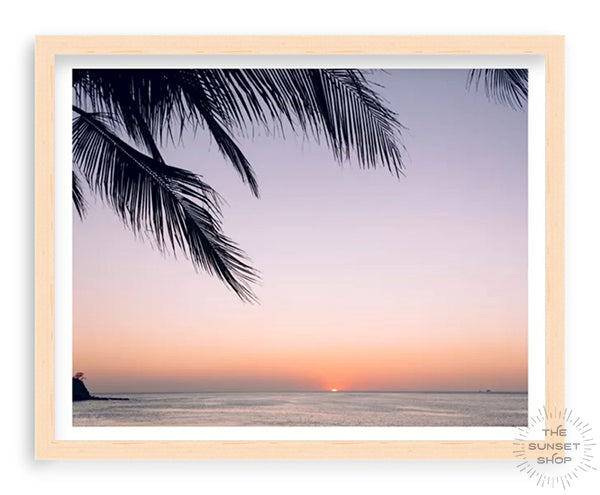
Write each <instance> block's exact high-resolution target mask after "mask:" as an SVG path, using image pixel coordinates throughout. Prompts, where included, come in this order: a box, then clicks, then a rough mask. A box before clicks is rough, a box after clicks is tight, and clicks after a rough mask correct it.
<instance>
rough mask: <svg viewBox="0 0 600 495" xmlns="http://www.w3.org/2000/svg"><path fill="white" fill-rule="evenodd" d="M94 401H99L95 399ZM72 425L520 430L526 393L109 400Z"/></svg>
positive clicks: (76, 415) (77, 412)
mask: <svg viewBox="0 0 600 495" xmlns="http://www.w3.org/2000/svg"><path fill="white" fill-rule="evenodd" d="M98 395H101V394H98ZM110 396H112V397H128V398H129V400H128V401H86V402H75V403H74V404H73V425H74V426H525V425H527V394H521V393H409V392H336V393H331V392H307V393H304V392H276V393H185V394H123V395H119V394H110Z"/></svg>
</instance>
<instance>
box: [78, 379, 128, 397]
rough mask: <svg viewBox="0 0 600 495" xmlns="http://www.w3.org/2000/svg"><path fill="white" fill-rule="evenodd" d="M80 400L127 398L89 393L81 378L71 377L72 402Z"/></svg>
mask: <svg viewBox="0 0 600 495" xmlns="http://www.w3.org/2000/svg"><path fill="white" fill-rule="evenodd" d="M82 400H129V399H126V398H120V397H96V396H95V395H92V394H90V392H89V390H88V389H87V387H86V386H85V384H84V383H83V380H80V379H79V378H75V377H73V402H77V401H82Z"/></svg>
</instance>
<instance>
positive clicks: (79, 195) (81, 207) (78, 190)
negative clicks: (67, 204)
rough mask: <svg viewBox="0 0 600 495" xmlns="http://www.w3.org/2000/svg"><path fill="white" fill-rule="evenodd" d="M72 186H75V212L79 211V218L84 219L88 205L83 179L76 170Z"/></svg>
mask: <svg viewBox="0 0 600 495" xmlns="http://www.w3.org/2000/svg"><path fill="white" fill-rule="evenodd" d="M72 181H73V182H72V184H73V186H72V187H73V192H72V194H73V205H74V206H75V210H76V211H77V214H78V215H79V218H81V219H83V217H84V216H85V213H86V209H87V203H86V201H85V197H84V195H83V189H82V186H81V179H80V178H79V176H78V175H77V173H76V172H75V170H73V179H72Z"/></svg>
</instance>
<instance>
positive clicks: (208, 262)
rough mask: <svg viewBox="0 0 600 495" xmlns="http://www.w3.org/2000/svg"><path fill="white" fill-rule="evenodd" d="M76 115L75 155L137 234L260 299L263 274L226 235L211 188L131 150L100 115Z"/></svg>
mask: <svg viewBox="0 0 600 495" xmlns="http://www.w3.org/2000/svg"><path fill="white" fill-rule="evenodd" d="M74 111H75V112H76V113H77V114H78V115H77V117H75V119H74V120H73V157H74V161H75V163H76V164H77V165H78V167H79V170H80V171H81V173H82V175H83V176H84V177H85V179H86V181H87V183H88V184H89V186H90V189H91V190H92V191H93V192H95V193H96V194H98V195H99V196H100V197H101V198H102V199H103V200H104V201H105V202H107V203H108V204H109V205H110V206H111V207H112V208H113V209H114V210H115V211H116V213H117V214H118V215H119V216H120V217H121V218H122V220H123V221H124V222H125V224H126V225H127V226H129V227H130V228H131V229H132V230H133V231H134V232H136V233H140V234H142V233H148V234H149V235H150V236H151V237H152V239H153V241H154V242H155V244H156V245H157V247H158V248H159V249H160V250H161V251H162V252H166V251H170V252H173V253H175V252H177V251H181V252H183V253H184V254H185V256H186V257H188V258H189V259H190V260H191V261H192V263H193V265H194V267H195V268H201V269H203V270H205V271H207V272H208V273H210V274H212V275H215V276H216V277H218V278H219V279H221V280H222V281H223V282H225V283H226V285H227V286H228V287H229V288H230V289H232V290H233V291H234V292H235V293H236V294H237V295H238V296H239V297H240V298H241V299H242V300H244V301H250V302H251V301H255V300H256V297H255V295H254V293H253V291H252V288H251V286H252V284H253V283H255V282H256V281H257V280H258V274H257V273H256V272H255V270H254V269H253V268H252V267H251V266H250V264H249V262H248V259H247V256H246V255H245V253H244V252H243V251H242V250H241V249H239V248H238V247H237V245H236V244H235V243H234V242H233V241H232V240H231V239H229V238H228V237H227V236H226V235H225V234H224V233H223V231H222V227H221V223H220V205H219V202H218V200H217V197H216V194H215V193H214V191H213V190H212V189H211V188H210V186H208V185H207V184H205V183H204V182H203V181H202V180H201V178H200V177H199V176H197V175H195V174H193V173H191V172H189V171H186V170H183V169H180V168H177V167H172V166H169V165H166V164H164V163H162V162H160V161H158V160H156V159H154V158H152V157H150V156H148V155H145V154H144V153H141V152H140V151H138V150H136V149H135V148H133V147H131V146H130V145H128V144H127V143H125V142H124V141H122V140H121V139H120V138H118V137H117V136H116V135H115V134H114V133H113V132H112V129H110V128H109V127H108V125H107V124H106V123H105V122H103V121H102V120H101V119H100V118H98V117H97V116H94V115H92V114H89V113H87V112H84V111H83V110H81V109H79V108H77V107H74Z"/></svg>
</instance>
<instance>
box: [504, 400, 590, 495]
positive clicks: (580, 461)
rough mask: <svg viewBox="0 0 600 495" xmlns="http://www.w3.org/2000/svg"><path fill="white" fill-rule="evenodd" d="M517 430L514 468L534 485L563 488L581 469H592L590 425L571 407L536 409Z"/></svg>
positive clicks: (582, 470)
mask: <svg viewBox="0 0 600 495" xmlns="http://www.w3.org/2000/svg"><path fill="white" fill-rule="evenodd" d="M549 424H550V425H554V426H552V428H550V427H548V426H547V425H549ZM518 430H519V434H518V435H517V438H516V439H515V450H514V451H513V452H514V454H515V457H516V458H517V459H518V464H517V469H519V471H521V472H522V473H523V474H525V475H526V476H527V477H528V478H530V479H532V480H533V481H535V482H536V485H537V486H539V487H553V488H554V487H561V486H562V488H564V489H566V488H568V487H570V486H571V483H573V482H574V481H575V480H577V479H578V478H579V477H580V476H581V475H583V474H584V473H586V472H588V471H595V470H596V468H595V467H594V465H593V461H594V448H595V446H596V443H595V441H594V438H593V436H592V427H591V426H590V424H589V423H587V422H585V420H583V419H581V417H579V416H578V415H576V414H575V413H574V412H573V411H572V410H571V409H564V410H558V409H557V410H554V411H547V410H546V408H545V407H544V408H541V409H538V411H537V414H535V415H533V416H531V417H530V418H529V426H528V427H526V428H518Z"/></svg>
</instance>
